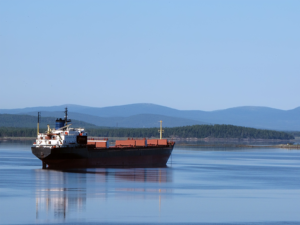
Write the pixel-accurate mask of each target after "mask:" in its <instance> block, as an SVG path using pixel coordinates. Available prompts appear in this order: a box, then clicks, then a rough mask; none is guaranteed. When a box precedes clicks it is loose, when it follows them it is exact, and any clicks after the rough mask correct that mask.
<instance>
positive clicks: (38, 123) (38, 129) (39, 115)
mask: <svg viewBox="0 0 300 225" xmlns="http://www.w3.org/2000/svg"><path fill="white" fill-rule="evenodd" d="M40 117H41V112H38V122H37V136H39V133H40Z"/></svg>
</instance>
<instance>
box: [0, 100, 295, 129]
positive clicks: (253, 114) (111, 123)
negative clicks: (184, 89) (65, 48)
mask: <svg viewBox="0 0 300 225" xmlns="http://www.w3.org/2000/svg"><path fill="white" fill-rule="evenodd" d="M66 106H67V107H68V110H69V118H71V119H75V120H80V121H84V122H87V123H91V124H95V125H97V126H107V127H158V126H159V120H162V121H163V126H164V127H176V126H185V125H196V124H232V125H237V126H246V127H254V128H260V129H273V130H286V131H295V130H300V107H298V108H295V109H292V110H280V109H274V108H269V107H255V106H244V107H235V108H229V109H224V110H215V111H201V110H177V109H173V108H169V107H165V106H160V105H155V104H147V103H139V104H130V105H122V106H110V107H101V108H97V107H88V106H80V105H72V104H67V105H61V106H49V107H30V108H23V109H0V113H2V114H4V113H5V114H25V115H37V112H38V111H40V112H42V116H44V117H56V118H58V117H63V116H64V113H63V111H64V108H65V107H66Z"/></svg>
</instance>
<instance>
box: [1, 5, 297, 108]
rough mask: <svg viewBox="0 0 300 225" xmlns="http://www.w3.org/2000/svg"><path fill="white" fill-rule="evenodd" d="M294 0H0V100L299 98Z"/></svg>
mask: <svg viewBox="0 0 300 225" xmlns="http://www.w3.org/2000/svg"><path fill="white" fill-rule="evenodd" d="M299 10H300V1H276V0H272V1H263V0H260V1H255V0H251V1H246V0H244V1H223V0H222V1H213V0H210V1H174V0H171V1H153V0H152V1H124V0H123V1H0V79H1V81H0V96H1V97H0V99H1V101H0V108H2V109H3V108H23V107H30V106H51V105H61V104H66V103H68V104H79V105H87V106H96V107H103V106H111V105H123V104H131V103H155V104H160V105H164V106H169V107H172V108H177V109H199V110H207V111H210V110H217V109H224V108H230V107H237V106H268V107H273V108H279V109H292V108H295V107H298V106H300V100H299V92H300V91H299V90H300V88H299V85H300V63H299V62H300V57H299V56H300V41H299V40H300V29H299V24H300V13H299Z"/></svg>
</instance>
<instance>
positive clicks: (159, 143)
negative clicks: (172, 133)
mask: <svg viewBox="0 0 300 225" xmlns="http://www.w3.org/2000/svg"><path fill="white" fill-rule="evenodd" d="M158 145H168V140H167V139H159V140H158Z"/></svg>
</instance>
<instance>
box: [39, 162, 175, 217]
mask: <svg viewBox="0 0 300 225" xmlns="http://www.w3.org/2000/svg"><path fill="white" fill-rule="evenodd" d="M35 177H36V219H37V220H39V219H41V220H44V219H46V218H56V219H62V218H63V219H65V218H66V217H68V215H69V214H74V215H76V216H80V213H79V212H84V211H85V208H86V202H87V199H89V198H91V199H93V200H95V199H97V200H98V201H99V202H103V199H104V200H107V199H109V198H117V199H119V200H121V199H123V198H125V199H128V198H134V199H149V198H152V199H157V201H158V205H157V206H158V209H160V204H161V200H162V199H163V198H164V197H167V196H168V195H167V194H168V193H170V192H172V188H168V183H171V182H172V169H170V168H167V167H166V168H147V169H146V168H134V169H80V170H67V171H58V170H35ZM78 213H79V214H78ZM74 215H72V218H74ZM82 216H83V215H82ZM82 218H84V216H83V217H82Z"/></svg>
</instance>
